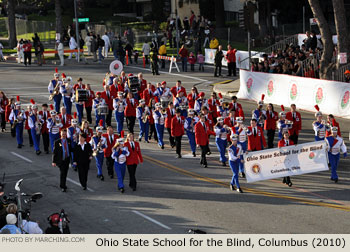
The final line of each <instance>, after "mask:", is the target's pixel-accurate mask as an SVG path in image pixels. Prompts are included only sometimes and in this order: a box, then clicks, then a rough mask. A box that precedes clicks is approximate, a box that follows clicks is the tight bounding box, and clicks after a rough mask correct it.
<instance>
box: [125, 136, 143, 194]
mask: <svg viewBox="0 0 350 252" xmlns="http://www.w3.org/2000/svg"><path fill="white" fill-rule="evenodd" d="M125 147H127V148H128V151H129V153H130V154H129V156H127V157H126V166H127V167H128V172H129V187H130V188H131V189H132V190H133V191H136V185H137V181H136V177H135V175H136V168H137V165H138V164H139V163H143V158H142V154H141V149H140V144H139V143H138V142H135V141H134V134H132V133H129V134H128V135H127V137H126V142H125Z"/></svg>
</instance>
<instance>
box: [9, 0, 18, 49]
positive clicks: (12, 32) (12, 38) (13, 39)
mask: <svg viewBox="0 0 350 252" xmlns="http://www.w3.org/2000/svg"><path fill="white" fill-rule="evenodd" d="M7 9H8V23H9V46H10V48H14V47H16V46H17V35H16V17H15V0H8V6H7Z"/></svg>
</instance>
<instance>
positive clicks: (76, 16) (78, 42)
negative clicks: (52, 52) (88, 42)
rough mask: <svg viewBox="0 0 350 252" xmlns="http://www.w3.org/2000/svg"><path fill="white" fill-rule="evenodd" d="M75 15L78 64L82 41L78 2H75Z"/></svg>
mask: <svg viewBox="0 0 350 252" xmlns="http://www.w3.org/2000/svg"><path fill="white" fill-rule="evenodd" d="M74 15H75V36H76V41H77V44H78V54H77V55H78V62H80V39H79V24H78V13H77V0H74Z"/></svg>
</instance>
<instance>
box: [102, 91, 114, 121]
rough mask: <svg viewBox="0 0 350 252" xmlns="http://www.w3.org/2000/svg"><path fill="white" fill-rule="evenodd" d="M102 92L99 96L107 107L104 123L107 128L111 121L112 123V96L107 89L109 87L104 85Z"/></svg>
mask: <svg viewBox="0 0 350 252" xmlns="http://www.w3.org/2000/svg"><path fill="white" fill-rule="evenodd" d="M104 89H105V90H104V91H103V92H102V94H101V98H103V99H104V100H105V102H106V104H107V105H108V114H107V117H106V123H107V125H108V126H110V125H111V123H112V122H111V121H112V112H113V109H114V108H113V99H114V97H113V95H112V93H111V91H110V89H109V85H105V86H104Z"/></svg>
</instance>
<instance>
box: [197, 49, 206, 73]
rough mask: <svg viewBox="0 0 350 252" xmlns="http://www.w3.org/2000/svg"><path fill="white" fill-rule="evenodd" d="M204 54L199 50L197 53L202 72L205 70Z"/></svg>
mask: <svg viewBox="0 0 350 252" xmlns="http://www.w3.org/2000/svg"><path fill="white" fill-rule="evenodd" d="M204 59H205V58H204V55H203V54H202V52H201V51H198V53H197V63H198V64H199V69H198V70H199V71H201V70H202V72H204Z"/></svg>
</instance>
